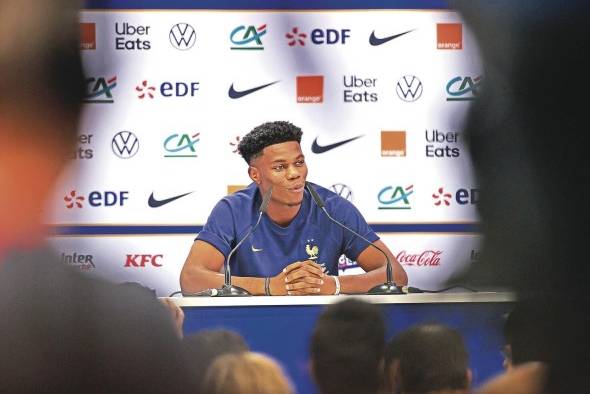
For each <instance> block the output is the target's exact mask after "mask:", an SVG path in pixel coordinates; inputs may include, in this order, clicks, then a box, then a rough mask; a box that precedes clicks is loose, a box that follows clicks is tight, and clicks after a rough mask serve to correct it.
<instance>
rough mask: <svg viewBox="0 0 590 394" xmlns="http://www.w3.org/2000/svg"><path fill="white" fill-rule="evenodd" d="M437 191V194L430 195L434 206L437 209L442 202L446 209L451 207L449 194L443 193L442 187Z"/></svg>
mask: <svg viewBox="0 0 590 394" xmlns="http://www.w3.org/2000/svg"><path fill="white" fill-rule="evenodd" d="M437 191H438V193H432V198H434V200H435V201H434V205H436V206H437V207H438V206H440V204H441V203H443V202H444V203H445V205H446V206H447V207H448V206H449V205H451V198H452V197H453V196H451V193H445V192H444V190H443V188H442V187H439V188H438V190H437Z"/></svg>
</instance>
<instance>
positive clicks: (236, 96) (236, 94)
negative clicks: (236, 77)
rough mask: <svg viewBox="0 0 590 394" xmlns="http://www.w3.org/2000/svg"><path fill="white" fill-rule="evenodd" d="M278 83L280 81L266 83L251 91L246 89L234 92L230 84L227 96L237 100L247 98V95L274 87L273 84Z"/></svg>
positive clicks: (232, 85)
mask: <svg viewBox="0 0 590 394" xmlns="http://www.w3.org/2000/svg"><path fill="white" fill-rule="evenodd" d="M278 82H280V81H274V82H271V83H267V84H266V85H261V86H257V87H255V88H252V89H247V90H242V91H239V90H235V89H234V84H233V83H232V84H231V86H230V87H229V91H228V92H227V95H228V96H229V98H232V99H239V98H240V97H244V96H247V95H249V94H252V93H254V92H257V91H259V90H260V89H264V88H266V87H269V86H270V85H274V84H275V83H278Z"/></svg>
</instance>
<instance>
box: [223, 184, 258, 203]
mask: <svg viewBox="0 0 590 394" xmlns="http://www.w3.org/2000/svg"><path fill="white" fill-rule="evenodd" d="M257 194H258V186H257V185H256V184H255V183H251V184H249V185H248V186H246V187H244V188H243V189H240V190H238V191H235V192H233V193H231V194H228V195H227V196H225V197H223V198H222V199H221V200H220V203H225V204H227V205H228V206H229V207H231V208H232V209H236V208H238V209H244V208H246V207H248V206H251V205H252V204H254V202H255V201H256V197H257Z"/></svg>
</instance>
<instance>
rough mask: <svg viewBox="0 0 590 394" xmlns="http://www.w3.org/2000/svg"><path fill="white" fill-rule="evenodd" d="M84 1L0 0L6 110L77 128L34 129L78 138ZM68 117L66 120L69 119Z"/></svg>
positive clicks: (0, 88)
mask: <svg viewBox="0 0 590 394" xmlns="http://www.w3.org/2000/svg"><path fill="white" fill-rule="evenodd" d="M79 6H80V2H79V1H74V0H49V1H32V0H1V1H0V92H1V93H0V109H1V110H2V111H7V110H8V109H14V110H27V109H28V110H32V109H34V111H33V112H32V113H30V115H31V117H39V116H47V115H49V116H51V117H52V118H54V120H55V121H57V120H61V121H65V120H67V121H69V122H70V123H71V124H72V125H74V127H73V128H72V127H64V128H61V129H59V130H54V129H53V128H49V130H31V131H30V132H31V133H36V134H38V135H39V136H42V137H44V138H47V137H50V136H48V135H47V133H48V131H54V132H57V133H58V134H57V135H54V136H51V137H53V138H56V139H58V140H60V141H62V142H63V143H64V144H67V143H73V142H74V141H75V137H76V132H77V130H76V127H75V126H76V124H77V121H78V115H79V112H80V108H81V103H82V97H83V96H84V88H85V87H84V75H83V71H82V63H81V59H80V51H79V35H80V26H79V23H78V12H79ZM64 118H66V119H64ZM3 131H6V130H3Z"/></svg>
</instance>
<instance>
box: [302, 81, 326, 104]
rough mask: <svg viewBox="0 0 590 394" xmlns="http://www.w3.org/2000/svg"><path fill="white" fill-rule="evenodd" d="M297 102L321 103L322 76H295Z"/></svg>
mask: <svg viewBox="0 0 590 394" xmlns="http://www.w3.org/2000/svg"><path fill="white" fill-rule="evenodd" d="M297 102H298V103H313V104H316V103H323V102H324V76H323V75H308V76H303V77H297Z"/></svg>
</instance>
